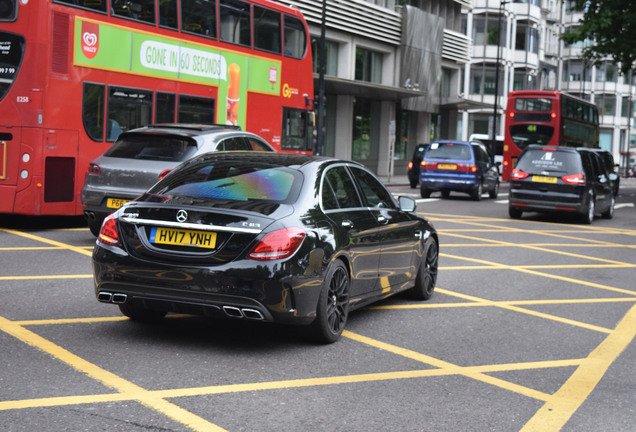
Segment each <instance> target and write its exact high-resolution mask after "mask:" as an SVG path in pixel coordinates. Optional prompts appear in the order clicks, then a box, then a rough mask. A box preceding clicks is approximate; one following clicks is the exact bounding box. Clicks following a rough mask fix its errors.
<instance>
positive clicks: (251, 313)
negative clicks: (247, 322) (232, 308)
mask: <svg viewBox="0 0 636 432" xmlns="http://www.w3.org/2000/svg"><path fill="white" fill-rule="evenodd" d="M241 312H242V313H243V316H244V317H245V318H247V319H253V320H259V321H262V320H264V319H265V317H264V316H263V314H262V313H261V311H259V310H256V309H241Z"/></svg>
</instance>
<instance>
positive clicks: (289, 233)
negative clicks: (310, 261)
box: [247, 228, 306, 261]
mask: <svg viewBox="0 0 636 432" xmlns="http://www.w3.org/2000/svg"><path fill="white" fill-rule="evenodd" d="M305 236H306V234H305V231H303V230H302V229H300V228H283V229H279V230H276V231H273V232H271V233H269V234H267V235H266V236H265V237H263V238H262V239H261V241H259V242H258V244H257V245H256V246H254V248H253V249H252V251H251V252H250V253H248V254H247V257H248V258H249V259H253V260H256V261H268V260H276V259H283V258H287V257H289V256H291V255H293V254H294V253H295V252H296V251H297V250H298V248H299V247H300V245H301V244H302V242H303V240H304V238H305Z"/></svg>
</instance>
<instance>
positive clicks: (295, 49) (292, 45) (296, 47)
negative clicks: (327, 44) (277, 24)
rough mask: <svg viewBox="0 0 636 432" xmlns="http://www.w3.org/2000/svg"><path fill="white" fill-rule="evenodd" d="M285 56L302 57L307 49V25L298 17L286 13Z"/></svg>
mask: <svg viewBox="0 0 636 432" xmlns="http://www.w3.org/2000/svg"><path fill="white" fill-rule="evenodd" d="M284 25H285V57H292V58H297V59H301V58H303V57H305V51H306V50H307V34H306V33H305V26H303V23H302V21H300V20H299V19H298V18H294V17H290V16H287V15H285V24H284Z"/></svg>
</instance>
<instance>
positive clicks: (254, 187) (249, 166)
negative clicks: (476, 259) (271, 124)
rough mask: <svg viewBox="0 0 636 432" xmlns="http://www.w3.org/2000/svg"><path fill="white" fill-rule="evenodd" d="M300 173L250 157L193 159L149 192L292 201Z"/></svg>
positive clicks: (222, 198) (221, 198)
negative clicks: (238, 159)
mask: <svg viewBox="0 0 636 432" xmlns="http://www.w3.org/2000/svg"><path fill="white" fill-rule="evenodd" d="M301 183H302V175H301V174H300V173H299V172H298V171H296V170H293V169H290V168H287V167H281V166H275V165H271V164H267V163H256V162H253V161H250V162H244V161H233V160H225V159H224V160H218V161H217V160H212V161H210V160H205V159H199V158H197V159H195V160H193V161H191V162H187V163H186V164H185V165H182V166H181V167H180V168H179V169H175V170H174V171H173V172H172V173H171V174H170V175H169V176H167V177H165V178H164V179H163V180H162V181H161V182H159V183H157V185H156V186H154V187H153V188H152V189H150V190H149V191H148V192H149V193H151V194H159V195H166V196H170V197H175V196H183V197H193V198H206V199H218V200H224V201H270V202H276V203H281V204H282V203H290V202H293V201H295V199H296V197H297V196H298V190H299V189H300V186H301Z"/></svg>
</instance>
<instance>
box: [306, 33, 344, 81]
mask: <svg viewBox="0 0 636 432" xmlns="http://www.w3.org/2000/svg"><path fill="white" fill-rule="evenodd" d="M311 50H312V54H313V58H312V62H313V70H314V73H320V70H319V69H318V68H319V66H320V39H319V38H314V39H312V40H311ZM325 57H326V59H325V74H326V75H330V76H338V44H337V43H336V42H332V41H325Z"/></svg>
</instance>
